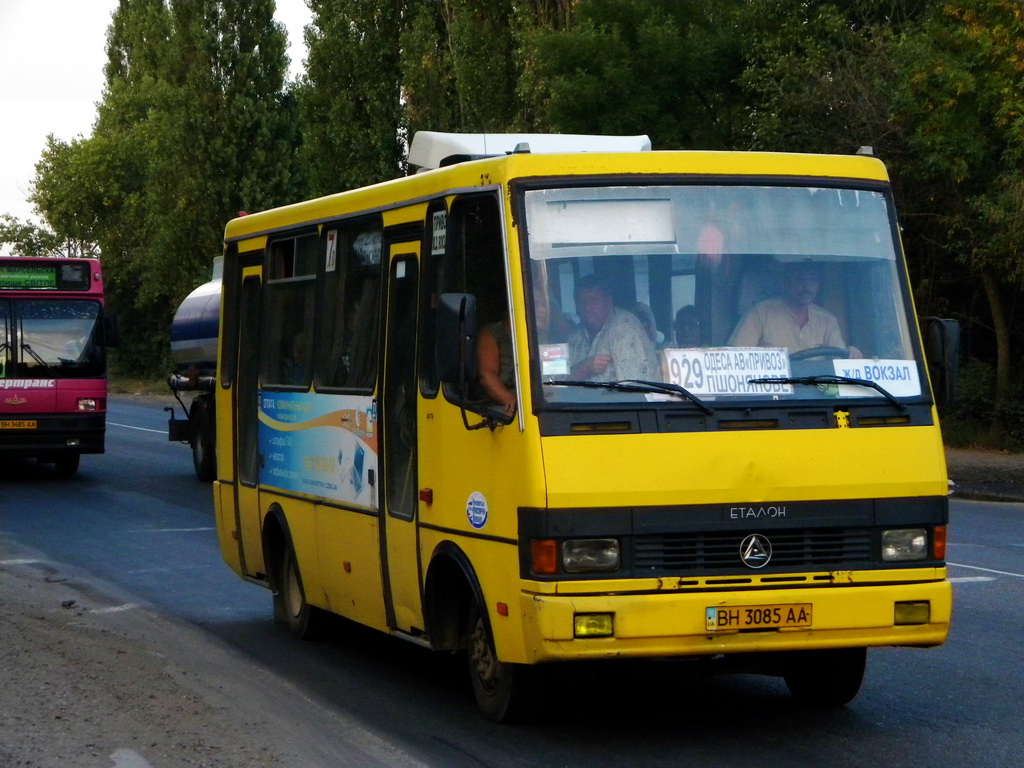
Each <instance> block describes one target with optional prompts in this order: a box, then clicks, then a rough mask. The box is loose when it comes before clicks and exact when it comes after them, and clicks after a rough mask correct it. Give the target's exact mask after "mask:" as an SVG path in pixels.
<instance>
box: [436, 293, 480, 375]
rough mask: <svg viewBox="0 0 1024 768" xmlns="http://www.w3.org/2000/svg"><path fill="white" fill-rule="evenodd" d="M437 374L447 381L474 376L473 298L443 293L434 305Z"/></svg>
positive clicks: (474, 306)
mask: <svg viewBox="0 0 1024 768" xmlns="http://www.w3.org/2000/svg"><path fill="white" fill-rule="evenodd" d="M436 338H437V347H436V354H437V375H438V378H439V379H441V381H443V382H445V383H447V384H465V383H467V382H470V381H474V380H475V379H476V297H475V296H473V295H472V294H469V293H442V294H441V297H440V300H439V301H438V307H437V337H436Z"/></svg>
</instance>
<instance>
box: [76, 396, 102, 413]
mask: <svg viewBox="0 0 1024 768" xmlns="http://www.w3.org/2000/svg"><path fill="white" fill-rule="evenodd" d="M97 407H98V403H97V402H96V399H95V398H93V397H80V398H78V410H80V411H95V410H96V408H97Z"/></svg>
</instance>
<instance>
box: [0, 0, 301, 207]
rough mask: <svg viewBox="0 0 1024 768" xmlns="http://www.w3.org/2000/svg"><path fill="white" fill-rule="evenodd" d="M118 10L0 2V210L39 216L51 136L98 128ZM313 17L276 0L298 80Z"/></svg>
mask: <svg viewBox="0 0 1024 768" xmlns="http://www.w3.org/2000/svg"><path fill="white" fill-rule="evenodd" d="M116 8H117V0H0V215H2V214H5V213H9V214H11V215H12V216H15V217H16V218H19V219H23V220H24V219H29V218H32V219H33V220H35V217H33V216H32V208H31V206H30V205H29V204H28V203H27V202H26V201H25V198H26V197H27V196H28V194H29V192H30V190H31V185H32V179H33V178H34V177H35V164H36V162H38V160H39V158H40V155H41V154H42V151H43V147H44V146H45V144H46V136H47V134H50V133H52V134H53V135H55V136H56V137H57V138H59V139H62V140H64V141H70V140H71V139H73V138H75V137H76V136H88V135H89V134H90V133H91V132H92V124H93V121H94V120H95V117H96V102H98V101H99V100H100V96H101V95H102V91H103V65H104V64H105V63H106V50H105V46H106V39H107V27H108V26H109V25H110V17H111V14H112V13H113V12H114V10H115V9H116ZM309 19H310V12H309V9H308V8H307V7H306V4H305V2H304V0H277V20H278V21H280V22H282V23H283V24H284V25H285V27H286V28H287V30H288V39H289V41H290V44H289V47H288V57H289V58H290V59H291V69H290V75H291V76H292V77H294V76H295V75H296V74H297V73H298V72H299V71H300V70H301V68H302V61H303V59H305V57H306V51H305V47H304V46H303V43H302V27H303V26H304V25H305V24H306V23H308V21H309Z"/></svg>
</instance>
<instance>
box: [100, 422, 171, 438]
mask: <svg viewBox="0 0 1024 768" xmlns="http://www.w3.org/2000/svg"><path fill="white" fill-rule="evenodd" d="M107 426H108V427H124V428H125V429H137V430H139V432H153V433H154V434H157V435H166V434H167V430H166V429H149V428H148V427H133V426H132V425H131V424H118V423H117V422H114V421H108V422H107Z"/></svg>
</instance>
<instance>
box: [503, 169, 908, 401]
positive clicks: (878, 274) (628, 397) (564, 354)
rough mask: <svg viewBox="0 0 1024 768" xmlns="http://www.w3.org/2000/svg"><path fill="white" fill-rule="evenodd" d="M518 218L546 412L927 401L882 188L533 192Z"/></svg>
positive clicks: (665, 187) (534, 351) (641, 188)
mask: <svg viewBox="0 0 1024 768" xmlns="http://www.w3.org/2000/svg"><path fill="white" fill-rule="evenodd" d="M523 206H524V210H525V221H526V228H525V230H526V232H527V233H528V234H527V236H526V238H525V242H524V246H525V250H526V254H525V258H526V261H527V264H528V275H529V277H528V282H527V301H528V304H529V305H530V307H529V317H530V319H531V320H530V324H531V337H530V343H531V359H532V360H533V361H534V369H533V370H534V375H535V376H539V380H540V381H541V382H542V384H543V386H542V390H543V398H544V402H545V403H546V404H549V405H553V404H569V405H572V404H576V403H616V402H620V403H622V402H638V401H640V402H642V401H647V402H663V401H670V402H679V401H680V400H687V401H690V402H692V403H694V404H697V405H699V404H701V403H704V404H710V405H714V404H715V403H718V404H719V405H720V404H722V403H739V402H743V401H766V400H767V401H776V400H782V401H786V400H806V399H822V398H874V399H879V398H882V399H886V400H888V401H891V402H898V401H899V399H900V398H913V397H920V396H921V395H922V393H923V388H924V384H923V381H924V372H923V368H922V366H921V364H920V355H919V353H918V352H917V351H916V348H915V345H914V344H913V343H912V341H911V339H912V334H911V328H912V327H913V325H912V323H913V317H912V314H911V312H910V309H909V300H908V292H907V288H906V286H905V285H903V284H902V283H901V279H900V270H899V268H898V266H899V265H898V264H897V260H898V258H899V257H898V253H899V250H898V244H897V241H896V239H895V229H894V225H893V221H894V214H893V210H892V206H891V204H890V201H889V199H888V197H887V195H886V194H885V193H884V192H882V191H880V190H879V189H877V188H876V189H872V188H843V187H810V186H767V185H765V186H733V185H719V186H702V185H677V186H670V185H659V186H639V185H638V186H618V187H599V186H590V187H573V188H538V189H528V190H526V191H525V192H524V195H523ZM644 382H646V383H644ZM865 382H867V383H865ZM651 383H653V384H655V385H661V386H650V385H649V384H651ZM665 385H669V386H665ZM679 387H682V388H684V389H685V390H686V391H687V392H686V393H681V392H679V390H678V388H679ZM691 396H693V397H691Z"/></svg>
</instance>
